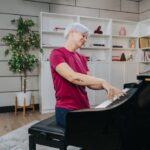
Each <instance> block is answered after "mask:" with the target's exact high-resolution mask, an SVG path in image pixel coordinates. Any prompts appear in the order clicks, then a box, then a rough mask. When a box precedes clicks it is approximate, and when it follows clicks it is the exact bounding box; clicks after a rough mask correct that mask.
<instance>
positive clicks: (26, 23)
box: [2, 17, 42, 105]
mask: <svg viewBox="0 0 150 150" xmlns="http://www.w3.org/2000/svg"><path fill="white" fill-rule="evenodd" d="M11 23H12V24H13V25H15V26H16V27H17V29H16V33H15V34H12V33H8V35H6V36H4V37H2V41H3V42H4V43H5V45H6V46H7V49H6V50H5V55H10V57H9V60H8V66H9V69H10V70H11V71H12V72H13V73H19V74H21V91H22V92H21V93H19V95H23V96H24V95H28V96H29V97H30V96H31V94H29V93H28V92H27V89H26V87H27V72H28V71H30V72H32V71H33V69H34V68H35V67H36V66H37V65H38V62H39V60H38V58H37V57H36V56H35V55H34V54H33V53H32V51H33V50H39V51H40V52H42V49H41V48H40V37H39V33H38V32H36V31H33V30H32V27H33V26H35V23H34V22H33V21H32V20H31V19H23V18H22V17H19V18H18V19H14V20H11ZM22 85H23V88H22ZM19 99H20V98H19V97H18V100H19ZM21 99H22V101H24V98H21ZM27 99H29V98H27V97H26V100H27ZM18 103H19V102H18ZM21 103H22V102H21ZM29 104H30V102H26V105H29ZM20 105H21V104H20Z"/></svg>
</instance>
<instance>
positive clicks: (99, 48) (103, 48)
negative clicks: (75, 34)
mask: <svg viewBox="0 0 150 150" xmlns="http://www.w3.org/2000/svg"><path fill="white" fill-rule="evenodd" d="M81 49H95V50H109V49H110V48H109V47H96V46H95V47H82V48H81Z"/></svg>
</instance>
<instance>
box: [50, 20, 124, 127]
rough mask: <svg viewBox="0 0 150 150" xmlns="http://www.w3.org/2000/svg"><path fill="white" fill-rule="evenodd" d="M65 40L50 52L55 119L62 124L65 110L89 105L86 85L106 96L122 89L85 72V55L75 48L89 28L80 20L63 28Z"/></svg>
mask: <svg viewBox="0 0 150 150" xmlns="http://www.w3.org/2000/svg"><path fill="white" fill-rule="evenodd" d="M64 36H65V39H66V41H65V43H64V46H63V47H61V48H57V49H54V50H53V51H52V53H51V55H50V66H51V72H52V77H53V83H54V88H55V92H56V93H55V95H56V111H55V116H56V122H57V124H58V125H60V126H62V127H65V123H66V122H65V118H66V114H67V113H68V112H69V111H72V110H78V109H86V108H89V107H90V106H89V100H88V96H87V92H86V90H85V88H86V87H88V88H90V89H93V90H102V89H104V90H106V92H107V95H108V98H113V97H114V96H115V95H120V94H121V95H122V94H123V93H122V91H121V90H120V89H118V88H116V87H114V86H112V85H110V84H109V83H108V82H106V81H105V80H103V79H100V78H96V77H93V76H90V75H88V71H89V70H88V67H87V62H86V58H85V57H84V56H82V55H81V54H79V53H78V52H77V50H78V49H80V48H81V47H82V45H84V44H85V42H86V40H87V37H88V36H89V30H88V28H87V27H86V26H84V25H82V24H80V23H72V24H70V25H68V26H67V28H66V29H65V32H64Z"/></svg>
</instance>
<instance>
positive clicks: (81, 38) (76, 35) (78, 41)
mask: <svg viewBox="0 0 150 150" xmlns="http://www.w3.org/2000/svg"><path fill="white" fill-rule="evenodd" d="M72 37H73V41H74V43H75V45H76V47H77V48H81V47H82V45H84V43H85V42H86V41H87V34H86V33H81V32H77V31H73V33H72Z"/></svg>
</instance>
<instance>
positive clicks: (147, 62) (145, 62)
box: [139, 61, 150, 64]
mask: <svg viewBox="0 0 150 150" xmlns="http://www.w3.org/2000/svg"><path fill="white" fill-rule="evenodd" d="M139 63H143V64H149V63H150V61H141V62H139Z"/></svg>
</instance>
